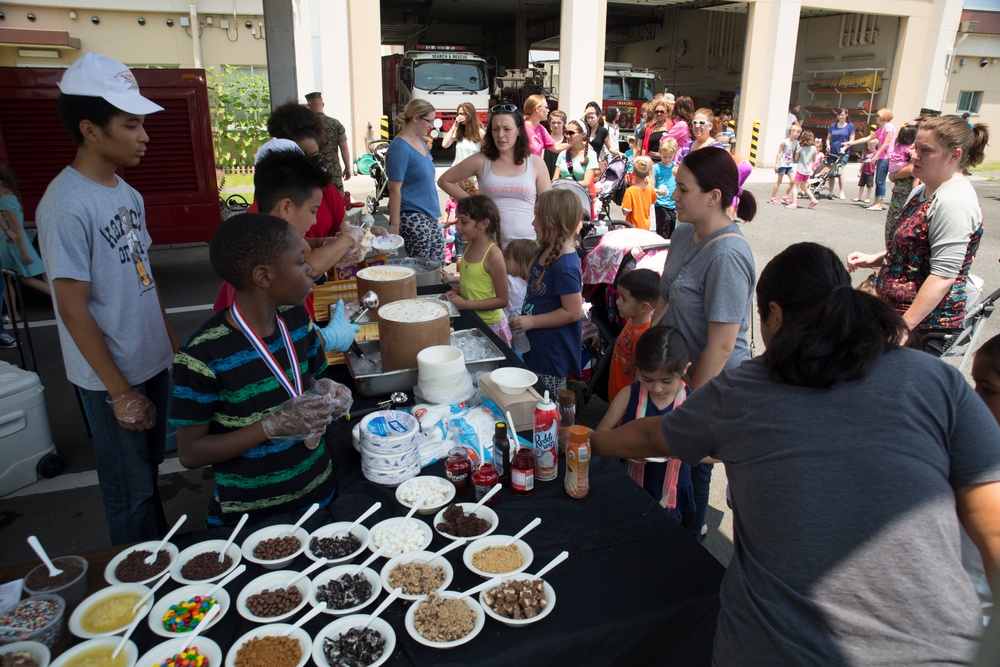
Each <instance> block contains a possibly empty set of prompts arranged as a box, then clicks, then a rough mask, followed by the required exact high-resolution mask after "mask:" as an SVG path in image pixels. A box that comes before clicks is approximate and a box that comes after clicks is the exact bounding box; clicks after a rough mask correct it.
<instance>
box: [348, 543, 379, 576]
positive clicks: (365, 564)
mask: <svg viewBox="0 0 1000 667" xmlns="http://www.w3.org/2000/svg"><path fill="white" fill-rule="evenodd" d="M386 546H387V545H385V544H383V545H382V546H380V547H379V548H378V549H376V550H375V553H373V554H372V555H371V556H369V557H368V558H366V559H364V560H363V561H362V562H361V565H358V569H356V570H355V571H354V574H356V575H357V574H361V570H363V569H365V568H366V567H368V566H369V565H371V564H372V563H374V562H375V559H376V558H378V557H379V556H381V555H382V552H383V551H385V549H386ZM348 574H350V573H349V572H344V573H343V574H342V575H340V577H339V578H340V580H341V581H343V580H344V577H346V576H347V575H348Z"/></svg>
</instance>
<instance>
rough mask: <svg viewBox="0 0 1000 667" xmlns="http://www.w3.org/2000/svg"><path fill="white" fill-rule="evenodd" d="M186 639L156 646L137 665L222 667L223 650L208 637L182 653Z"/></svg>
mask: <svg viewBox="0 0 1000 667" xmlns="http://www.w3.org/2000/svg"><path fill="white" fill-rule="evenodd" d="M185 643H187V640H186V639H171V640H169V641H165V642H163V643H162V644H159V645H157V646H154V647H153V648H151V649H150V650H149V651H147V652H146V653H144V654H143V656H142V657H141V658H139V660H138V661H137V662H136V663H135V664H136V665H137V666H139V665H142V667H221V665H222V649H221V648H220V647H219V645H218V644H216V643H215V642H214V641H212V640H211V639H209V638H208V637H198V639H197V640H195V643H194V646H191V647H190V648H187V649H184V651H181V650H180V649H181V647H183V646H184V644H185Z"/></svg>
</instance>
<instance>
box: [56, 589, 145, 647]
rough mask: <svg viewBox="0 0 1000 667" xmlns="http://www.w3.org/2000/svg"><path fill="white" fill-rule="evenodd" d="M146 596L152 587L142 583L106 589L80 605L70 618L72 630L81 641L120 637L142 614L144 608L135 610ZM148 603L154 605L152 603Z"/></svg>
mask: <svg viewBox="0 0 1000 667" xmlns="http://www.w3.org/2000/svg"><path fill="white" fill-rule="evenodd" d="M147 593H149V587H148V586H143V585H142V584H117V585H115V586H108V587H107V588H103V589H101V590H99V591H97V592H96V593H94V594H93V595H91V596H90V597H88V598H86V599H85V600H84V601H83V602H81V603H80V604H79V605H77V607H76V609H75V610H74V611H73V615H72V616H70V617H69V631H70V632H72V633H73V634H74V635H75V636H77V637H80V638H82V639H96V638H97V637H110V636H112V635H118V634H121V633H122V632H124V631H125V629H126V628H128V625H129V623H131V622H132V621H133V620H135V617H136V615H137V614H138V613H139V612H140V611H142V608H141V607H140V608H139V609H135V610H133V607H135V604H136V603H137V602H138V601H139V600H141V599H142V598H143V597H145V595H146V594H147ZM146 604H147V605H150V606H152V601H148V602H147V603H146ZM147 611H148V609H147Z"/></svg>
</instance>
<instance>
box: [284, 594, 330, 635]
mask: <svg viewBox="0 0 1000 667" xmlns="http://www.w3.org/2000/svg"><path fill="white" fill-rule="evenodd" d="M324 611H326V603H325V602H320V603H319V604H318V605H316V606H315V607H313V608H312V611H310V612H309V613H308V614H306V615H305V616H303V617H302V618H300V619H299V620H297V621H295V623H293V624H292V627H290V628H288V629H287V630H285V631H284V632H282V633H281V636H282V637H291V636H292V633H293V632H295V631H296V630H298V629H299V628H301V627H302V626H303V625H305V624H306V623H308V622H309V621H311V620H313V619H314V618H316V617H317V616H319V615H320V614H322V613H323V612H324Z"/></svg>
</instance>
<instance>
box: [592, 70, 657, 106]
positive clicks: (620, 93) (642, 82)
mask: <svg viewBox="0 0 1000 667" xmlns="http://www.w3.org/2000/svg"><path fill="white" fill-rule="evenodd" d="M602 97H603V98H604V99H606V100H643V101H646V102H651V101H652V100H653V79H652V78H646V77H634V76H606V77H604V94H603V95H602Z"/></svg>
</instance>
